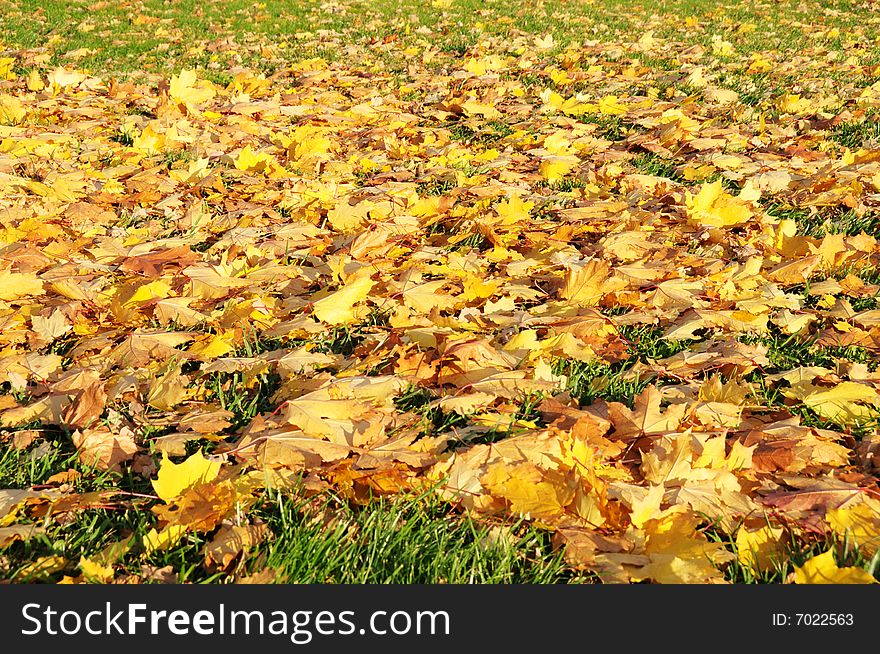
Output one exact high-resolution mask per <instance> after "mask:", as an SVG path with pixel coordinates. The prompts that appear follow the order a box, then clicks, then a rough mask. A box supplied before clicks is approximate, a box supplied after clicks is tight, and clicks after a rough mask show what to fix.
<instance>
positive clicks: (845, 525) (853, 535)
mask: <svg viewBox="0 0 880 654" xmlns="http://www.w3.org/2000/svg"><path fill="white" fill-rule="evenodd" d="M825 520H826V521H827V522H828V525H829V526H830V527H831V529H832V530H834V531H835V532H836V533H837V534H839V535H840V536H842V537H846V538H847V539H848V540H850V541H852V542H854V543H855V544H856V546H857V547H859V548H860V549H861V550H862V551H863V552H864V553H865V555H866V556H874V553H875V552H877V550H878V549H880V501H878V500H876V499H873V498H871V497H864V498H863V499H862V501H861V502H859V503H858V504H854V505H850V506H847V507H843V508H832V509H828V511H826V513H825Z"/></svg>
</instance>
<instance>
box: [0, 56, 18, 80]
mask: <svg viewBox="0 0 880 654" xmlns="http://www.w3.org/2000/svg"><path fill="white" fill-rule="evenodd" d="M14 64H15V58H14V57H0V79H15V71H14V70H13V65H14Z"/></svg>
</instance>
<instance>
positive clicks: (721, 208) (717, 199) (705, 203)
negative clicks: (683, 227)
mask: <svg viewBox="0 0 880 654" xmlns="http://www.w3.org/2000/svg"><path fill="white" fill-rule="evenodd" d="M687 209H688V219H689V220H690V221H692V222H694V223H696V224H698V225H704V226H706V227H736V226H738V225H742V224H745V223H746V222H748V221H749V220H751V219H752V217H753V216H754V213H753V212H752V209H751V207H750V205H749V204H748V203H747V202H745V201H744V200H742V199H740V198H736V197H733V196H732V195H730V194H729V193H727V192H726V191H724V187H723V186H722V185H721V181H720V180H719V181H717V182H712V183H710V184H703V185H702V186H701V187H700V191H699V193H697V194H696V195H691V194H690V193H688V194H687Z"/></svg>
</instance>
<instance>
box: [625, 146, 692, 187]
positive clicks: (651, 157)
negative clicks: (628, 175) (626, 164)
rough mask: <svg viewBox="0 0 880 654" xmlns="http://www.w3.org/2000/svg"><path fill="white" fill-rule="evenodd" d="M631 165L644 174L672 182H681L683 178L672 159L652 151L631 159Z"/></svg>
mask: <svg viewBox="0 0 880 654" xmlns="http://www.w3.org/2000/svg"><path fill="white" fill-rule="evenodd" d="M632 165H633V166H635V167H636V169H637V170H638V171H639V172H641V173H644V174H645V175H654V176H655V177H665V178H666V179H670V180H672V181H673V182H683V181H684V178H683V177H682V176H681V175H680V174H679V172H678V169H677V168H676V165H675V163H674V162H673V161H670V160H669V159H664V158H663V157H660V156H658V155H656V154H654V153H653V152H646V153H644V154H640V155H638V156H637V157H635V158H634V159H633V160H632Z"/></svg>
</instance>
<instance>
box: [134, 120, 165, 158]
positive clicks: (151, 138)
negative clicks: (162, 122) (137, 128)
mask: <svg viewBox="0 0 880 654" xmlns="http://www.w3.org/2000/svg"><path fill="white" fill-rule="evenodd" d="M165 140H166V139H165V135H164V134H159V133H158V132H156V131H154V130H153V128H152V127H150V126H149V125H147V126H146V127H145V128H144V129H143V130H142V131H141V133H140V134H138V135H137V136H136V137H135V138H134V141H133V142H132V144H131V147H133V148H134V149H135V150H138V151H139V152H143V153H144V154H147V155H152V154H158V153H160V152H162V151H163V150H164V149H165Z"/></svg>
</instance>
